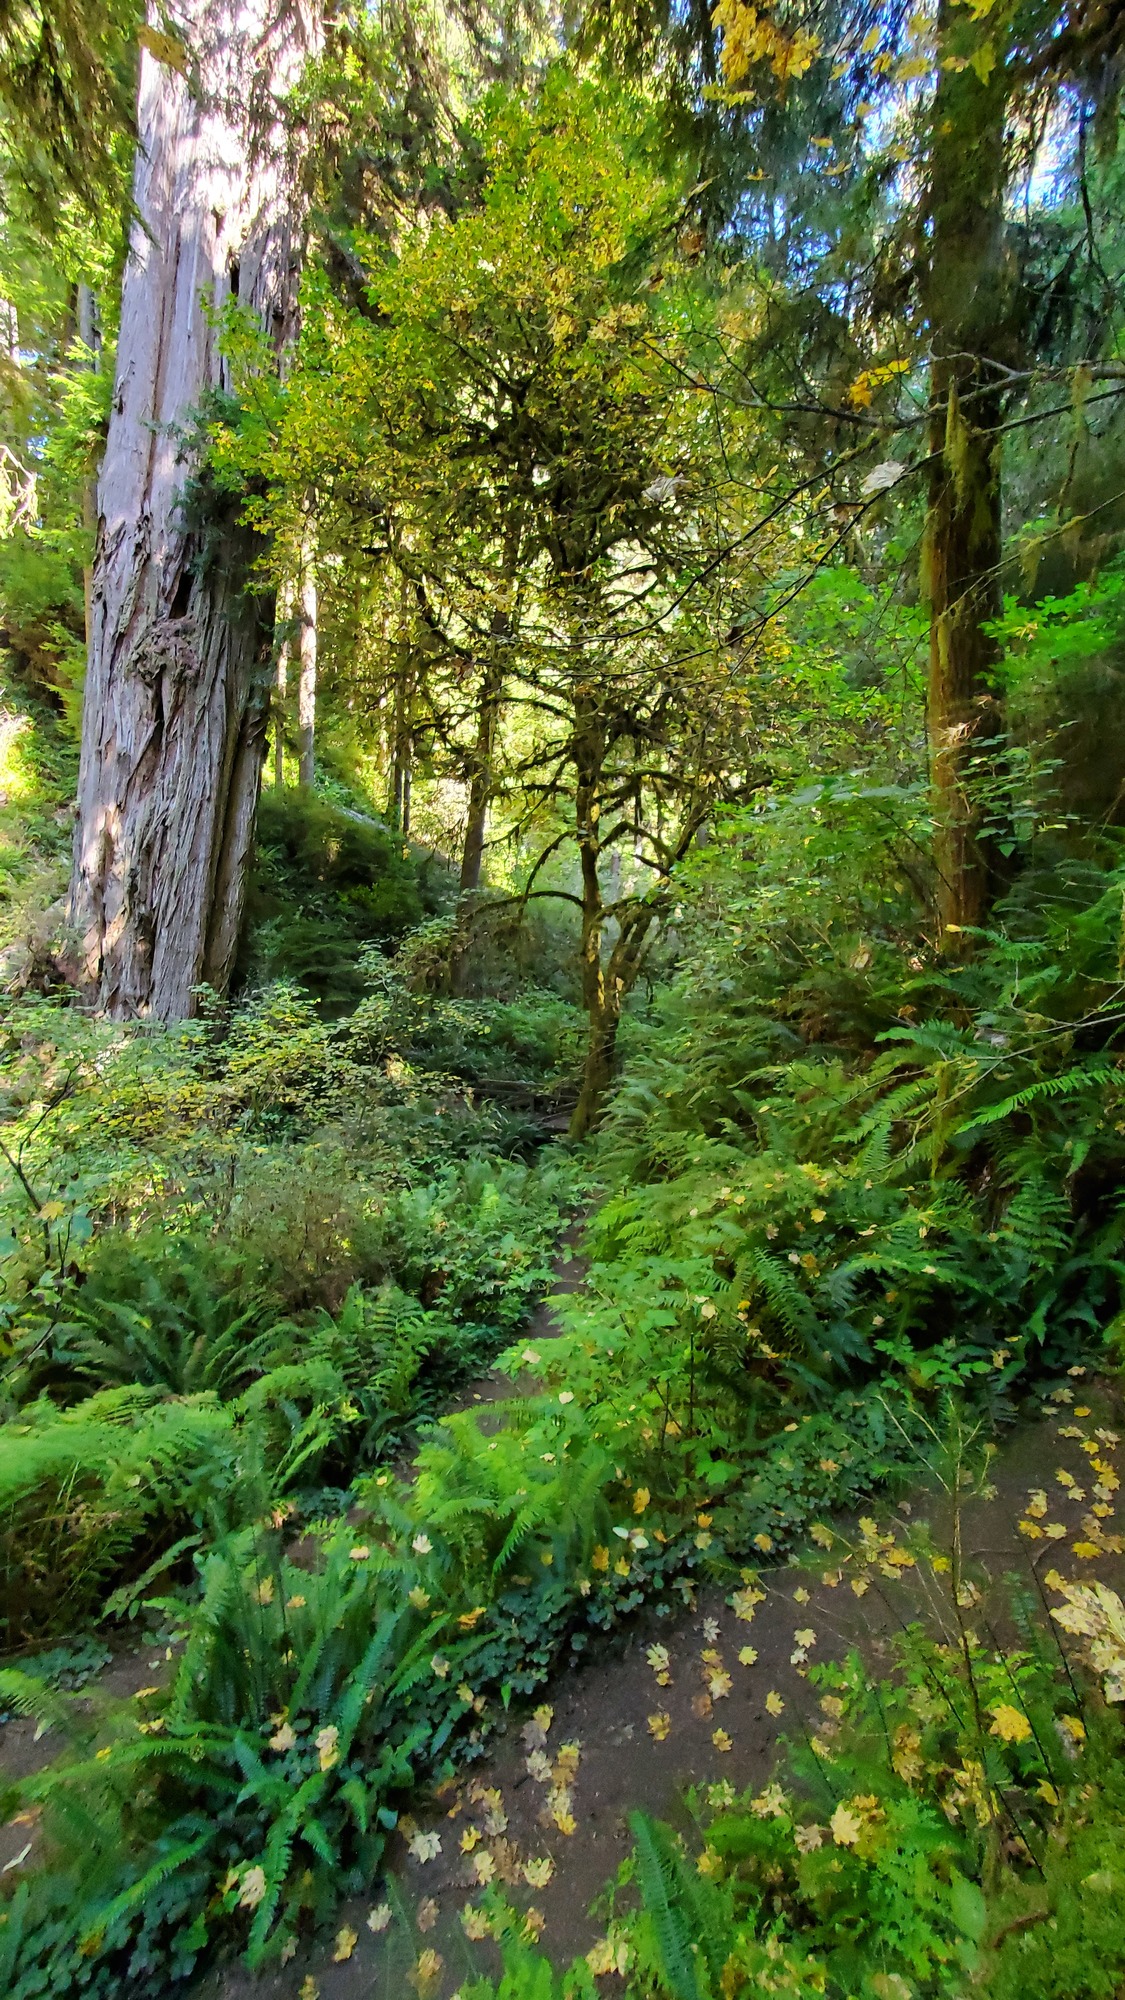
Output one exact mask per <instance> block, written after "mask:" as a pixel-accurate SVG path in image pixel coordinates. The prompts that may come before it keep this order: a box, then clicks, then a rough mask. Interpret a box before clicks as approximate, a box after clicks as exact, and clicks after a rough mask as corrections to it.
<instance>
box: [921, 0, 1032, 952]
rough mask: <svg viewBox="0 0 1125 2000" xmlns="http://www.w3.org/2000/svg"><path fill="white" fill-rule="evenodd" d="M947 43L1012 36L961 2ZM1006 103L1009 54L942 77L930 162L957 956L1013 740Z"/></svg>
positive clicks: (935, 512) (943, 925)
mask: <svg viewBox="0 0 1125 2000" xmlns="http://www.w3.org/2000/svg"><path fill="white" fill-rule="evenodd" d="M938 29H939V39H940V43H941V47H942V49H943V50H945V51H955V52H956V55H957V56H958V57H964V56H966V55H967V54H968V55H971V54H972V53H973V51H974V49H975V48H979V47H980V46H981V45H982V44H983V43H984V42H985V41H987V39H988V30H989V29H991V30H992V33H993V36H996V35H998V34H999V33H1000V30H999V29H997V28H996V27H995V25H994V24H993V23H991V22H986V23H984V25H983V26H981V25H978V24H975V23H973V22H969V21H966V20H965V18H964V16H963V13H962V12H960V11H958V10H957V9H955V7H954V4H953V0H941V6H940V9H939V18H938ZM962 43H965V47H964V49H963V48H962V46H961V45H962ZM1007 89H1008V85H1007V81H1006V76H1005V64H1004V61H1003V51H1000V52H999V55H998V57H997V59H996V61H995V66H994V68H993V69H992V70H991V72H990V73H988V75H987V78H986V80H985V81H984V82H982V81H981V79H980V76H979V75H978V74H977V72H976V71H974V70H973V69H972V68H971V67H964V68H961V69H959V70H949V69H944V68H943V69H942V71H941V75H940V81H939V83H938V87H937V91H936V94H935V99H934V107H933V131H932V140H931V154H930V190H929V204H928V207H929V219H930V226H931V235H930V241H929V254H928V273H927V284H926V291H927V296H926V310H927V317H928V320H929V326H930V340H931V349H932V360H931V367H930V405H931V412H932V414H931V421H930V439H929V444H930V453H931V467H930V483H929V509H928V516H927V523H926V538H925V556H924V586H925V590H926V594H927V595H928V597H929V604H930V664H929V679H928V690H927V725H928V733H929V745H930V774H931V785H932V791H933V803H934V817H935V824H936V837H935V860H936V863H937V870H938V896H937V905H938V920H939V941H940V945H941V948H942V950H944V951H947V952H952V953H954V954H956V953H957V952H958V951H960V950H963V949H964V944H963V942H962V932H963V931H964V929H965V928H966V927H972V926H975V925H979V924H981V923H983V922H984V920H985V918H986V916H987V913H988V909H989V905H990V903H991V901H992V898H993V896H994V894H995V891H996V888H997V885H998V880H999V869H998V866H997V863H998V860H999V857H998V855H997V854H996V852H995V849H994V847H993V846H992V845H991V843H990V842H989V840H988V838H987V836H986V835H985V833H984V832H983V830H982V823H981V822H982V812H981V801H980V797H979V789H978V788H979V779H980V777H981V776H984V775H986V774H987V771H988V767H989V764H990V762H993V761H994V759H995V749H994V748H990V747H989V745H990V741H991V739H995V738H997V737H998V736H999V734H1000V731H1001V727H1002V717H1001V712H1000V707H999V703H998V701H997V699H996V695H995V691H994V687H993V680H992V675H993V669H994V667H995V665H996V661H997V657H998V649H997V646H996V642H995V641H994V640H993V639H992V638H990V637H989V635H988V634H987V633H986V631H985V630H984V627H985V625H986V623H987V622H988V621H989V620H990V619H992V618H995V617H996V616H997V615H998V614H999V612H1000V610H1001V608H1002V594H1001V586H1000V571H999V564H1000V555H1001V512H1000V504H1001V490H1000V458H1001V453H1000V440H999V438H998V437H997V436H996V426H997V424H998V423H999V421H1000V416H1001V397H1000V379H1001V377H1000V372H999V371H998V370H997V368H996V367H995V366H992V365H990V364H992V363H995V362H997V361H1003V360H1004V359H1005V357H1006V354H1007V351H1008V348H1009V342H1010V329H1011V303H1010V292H1011V286H1010V279H1009V270H1008V257H1007V251H1006V245H1005V230H1004V191H1005V182H1006V161H1005V143H1004V140H1005V123H1006V116H1007ZM974 773H975V774H976V778H977V787H978V788H975V787H974V782H973V780H974ZM975 791H976V795H974V792H975Z"/></svg>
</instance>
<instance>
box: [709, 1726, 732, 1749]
mask: <svg viewBox="0 0 1125 2000" xmlns="http://www.w3.org/2000/svg"><path fill="white" fill-rule="evenodd" d="M711 1741H712V1743H713V1744H714V1745H715V1748H716V1750H733V1749H734V1740H733V1738H732V1737H730V1736H728V1735H727V1732H726V1730H725V1729H715V1730H713V1731H712V1733H711Z"/></svg>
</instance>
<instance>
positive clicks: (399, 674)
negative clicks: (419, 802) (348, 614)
mask: <svg viewBox="0 0 1125 2000" xmlns="http://www.w3.org/2000/svg"><path fill="white" fill-rule="evenodd" d="M410 636H411V615H410V586H409V584H408V583H407V581H406V579H405V577H404V578H403V584H402V604H401V614H400V620H399V639H398V659H397V661H396V664H395V683H394V712H393V716H392V721H391V784H390V797H389V798H388V800H387V818H388V819H389V820H390V822H391V825H392V827H393V828H394V830H395V832H396V833H398V834H401V836H402V838H403V840H404V841H405V839H406V837H407V835H408V833H409V832H410V750H411V743H410V734H411V732H410V708H411V701H410Z"/></svg>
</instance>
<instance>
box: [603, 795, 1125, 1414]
mask: <svg viewBox="0 0 1125 2000" xmlns="http://www.w3.org/2000/svg"><path fill="white" fill-rule="evenodd" d="M861 803H862V801H861ZM879 804H880V808H881V807H882V804H883V801H882V800H880V801H879ZM854 805H855V802H854V801H845V808H846V810H845V812H844V816H845V819H846V815H847V812H848V811H851V810H853V808H854ZM831 807H832V801H831V800H830V799H826V800H825V802H824V803H823V804H822V805H821V806H819V807H817V808H815V811H814V819H815V824H816V825H817V826H818V827H819V829H820V834H821V837H822V838H826V837H827V834H826V832H825V829H826V827H832V826H834V828H835V838H836V840H837V841H838V842H841V843H842V842H843V841H844V833H846V832H847V827H846V826H845V828H844V831H843V832H841V829H840V827H839V825H838V824H835V820H836V815H834V813H833V811H832V810H831ZM790 810H791V812H793V813H794V814H796V813H797V812H798V808H797V807H793V808H791V809H790ZM842 810H844V809H842ZM900 810H903V811H905V808H904V807H901V806H900ZM808 811H809V806H808V804H807V802H806V804H805V806H804V807H802V808H800V817H798V820H797V824H802V823H807V815H808ZM782 832H783V829H782V830H778V829H774V830H773V836H772V837H773V840H774V843H775V844H774V846H773V847H772V848H770V847H767V849H766V853H765V855H764V857H763V858H762V859H761V860H760V861H759V863H758V867H759V870H760V872H761V875H762V877H763V879H761V880H755V874H754V869H753V867H752V866H751V867H749V868H748V867H747V865H746V860H745V857H744V856H741V855H738V854H736V852H735V851H734V850H733V849H730V850H727V851H726V852H725V854H724V856H723V857H722V858H720V859H718V860H715V859H709V860H708V861H707V863H706V868H707V869H709V870H710V873H709V875H708V874H705V875H704V877H703V881H702V886H701V889H700V899H701V906H706V904H707V902H708V899H709V898H711V897H714V896H716V895H718V894H719V893H720V892H721V891H724V890H725V891H729V894H728V895H727V896H726V898H725V910H726V917H727V919H728V924H727V925H726V926H724V927H717V926H716V925H714V924H713V923H711V924H710V927H708V926H707V924H705V923H704V919H703V916H701V917H700V920H699V921H700V940H701V951H702V964H700V962H699V957H698V956H696V955H695V954H693V963H692V967H691V972H690V976H689V975H687V974H685V975H684V976H683V977H682V979H681V980H680V981H679V982H678V983H677V984H676V986H675V987H674V988H673V990H672V992H671V995H670V996H669V998H668V1000H667V1002H666V1003H665V1004H664V1006H663V1008H662V1009H661V1010H660V1012H659V1013H658V1016H657V1020H656V1023H655V1025H654V1026H653V1028H652V1030H651V1031H650V1033H649V1035H648V1037H647V1044H646V1046H645V1047H644V1048H643V1050H642V1051H641V1052H640V1053H639V1054H638V1055H637V1056H636V1058H635V1060H634V1062H633V1064H632V1067H631V1069H630V1071H629V1073H628V1074H627V1075H626V1076H625V1078H624V1079H623V1081H622V1083H621V1085H620V1086H619V1089H618V1091H617V1094H616V1097H615V1100H614V1103H613V1105H612V1108H611V1112H610V1115H609V1118H608V1121H607V1125H606V1130H605V1134H604V1137H603V1140H602V1145H601V1149H600V1154H599V1165H600V1168H601V1170H602V1172H603V1173H604V1175H605V1176H606V1178H607V1180H609V1182H610V1183H611V1185H612V1186H613V1187H614V1188H615V1189H616V1190H618V1191H617V1192H615V1193H613V1194H612V1195H611V1197H610V1199H609V1200H608V1201H607V1202H606V1203H605V1204H604V1205H603V1206H602V1207H601V1209H600V1210H599V1212H598V1215H597V1217H596V1220H595V1223H594V1226H593V1229H592V1231H591V1238H590V1242H591V1249H592V1252H593V1258H594V1264H593V1269H592V1273H591V1278H592V1288H593V1289H594V1291H595V1292H596V1293H597V1294H599V1296H600V1297H601V1298H603V1299H605V1300H607V1301H612V1302H613V1304H614V1306H615V1307H620V1316H619V1324H618V1327H617V1329H616V1333H615V1335H613V1336H611V1332H610V1328H609V1324H608V1320H609V1315H608V1312H603V1311H602V1309H601V1308H598V1309H597V1310H596V1311H595V1312H594V1314H593V1316H592V1321H591V1327H590V1329H589V1332H588V1335H587V1338H588V1339H593V1340H594V1341H595V1342H596V1343H601V1344H605V1343H607V1342H608V1341H609V1340H610V1338H611V1337H616V1339H617V1340H618V1342H620V1339H621V1338H622V1337H623V1330H624V1327H625V1324H626V1322H628V1319H629V1312H630V1311H633V1312H634V1313H635V1311H636V1307H635V1305H634V1303H633V1300H634V1294H635V1292H636V1290H637V1282H636V1281H638V1280H641V1281H647V1279H648V1278H651V1279H652V1281H653V1287H654V1288H659V1290H660V1291H661V1292H662V1294H663V1295H664V1297H663V1306H664V1309H665V1310H666V1312H667V1313H668V1314H669V1315H670V1320H674V1321H675V1325H676V1328H677V1329H678V1331H677V1332H676V1334H675V1339H676V1341H677V1342H678V1344H679V1346H680V1348H681V1349H682V1351H683V1352H684V1353H685V1354H687V1353H690V1355H691V1357H692V1365H693V1367H694V1368H695V1369H696V1371H697V1376H698V1375H700V1374H702V1375H704V1376H710V1378H711V1379H712V1381H720V1380H721V1381H722V1382H723V1383H724V1384H725V1385H726V1387H727V1388H728V1390H729V1391H730V1392H731V1393H732V1394H734V1395H736V1396H737V1397H739V1398H741V1399H743V1400H744V1401H749V1402H750V1403H751V1404H754V1405H756V1406H758V1407H760V1406H762V1405H763V1403H766V1402H768V1401H769V1400H770V1399H771V1397H772V1398H773V1399H774V1400H775V1402H777V1403H778V1406H779V1405H780V1401H781V1400H782V1399H796V1400H797V1401H799V1402H800V1401H807V1400H808V1399H810V1398H811V1399H812V1400H814V1401H815V1400H817V1399H819V1398H822V1397H823V1396H824V1395H825V1393H826V1392H827V1391H828V1390H829V1389H830V1388H831V1386H832V1385H833V1384H839V1383H840V1382H842V1381H852V1382H859V1381H861V1380H863V1379H865V1378H869V1377H870V1376H872V1375H873V1374H874V1373H876V1372H878V1371H879V1370H882V1369H885V1368H887V1367H888V1366H890V1367H892V1368H893V1369H896V1370H900V1371H902V1373H903V1374H904V1375H905V1376H906V1377H907V1378H908V1379H909V1380H910V1381H911V1383H912V1384H913V1385H914V1386H915V1387H916V1388H917V1389H918V1390H920V1391H923V1392H924V1391H926V1390H927V1389H934V1388H943V1387H948V1386H950V1385H951V1384H953V1383H955V1382H962V1383H967V1382H969V1381H972V1380H973V1379H974V1378H975V1379H976V1380H977V1381H978V1382H979V1383H980V1385H981V1387H982V1388H983V1389H987V1391H988V1393H989V1394H990V1395H991V1396H992V1397H993V1399H994V1400H995V1401H999V1400H1002V1399H1004V1398H1005V1397H1008V1396H1010V1395H1011V1393H1012V1392H1013V1390H1014V1389H1015V1387H1016V1385H1017V1384H1018V1383H1019V1381H1020V1379H1021V1378H1022V1377H1023V1376H1024V1375H1025V1373H1027V1371H1029V1370H1046V1371H1048V1372H1050V1371H1051V1370H1058V1369H1060V1368H1062V1367H1063V1366H1065V1365H1069V1364H1070V1363H1072V1362H1073V1361H1075V1360H1076V1359H1077V1358H1080V1357H1081V1356H1082V1354H1084V1353H1088V1352H1091V1351H1095V1350H1096V1349H1097V1348H1098V1346H1099V1345H1100V1343H1101V1341H1102V1340H1103V1338H1104V1337H1105V1335H1106V1332H1107V1330H1109V1329H1111V1328H1112V1327H1113V1325H1114V1323H1115V1320H1116V1316H1117V1314H1118V1313H1119V1312H1120V1309H1121V1302H1122V1276H1123V1273H1125V1262H1123V1259H1122V1250H1123V1247H1125V1205H1123V1203H1122V1200H1121V1196H1120V1188H1121V1186H1122V1179H1123V1175H1125V1070H1123V1068H1122V1058H1121V1046H1120V1044H1121V1032H1122V1029H1121V1020H1120V1010H1119V1008H1118V1006H1117V1001H1116V996H1117V994H1118V991H1119V971H1118V958H1119V951H1120V940H1121V909H1122V893H1123V887H1125V875H1123V874H1122V873H1121V871H1120V870H1119V869H1118V868H1117V867H1116V865H1113V866H1109V867H1101V868H1099V867H1095V866H1093V865H1091V864H1083V865H1081V866H1079V865H1076V866H1075V867H1074V869H1073V870H1071V871H1070V873H1069V875H1068V874H1066V872H1065V871H1063V872H1062V873H1061V874H1060V875H1059V876H1058V877H1057V879H1056V885H1055V892H1054V895H1053V897H1051V898H1048V899H1044V901H1043V902H1042V903H1041V904H1040V905H1039V906H1038V907H1037V908H1036V909H1035V911H1034V913H1033V911H1032V909H1031V908H1030V906H1029V904H1028V902H1027V900H1026V899H1025V900H1024V901H1022V902H1020V901H1019V900H1018V899H1013V901H1012V902H1011V904H1010V905H1009V907H1008V910H1007V913H1006V919H1007V923H1008V928H1007V929H1004V930H1000V929H998V930H996V931H994V932H991V933H988V934H984V935H982V937H981V938H980V939H979V940H978V942H977V947H976V950H975V952H974V954H973V955H972V956H971V957H970V958H969V959H968V960H967V961H966V962H965V963H964V964H950V963H946V962H940V961H937V960H935V959H934V958H933V956H932V954H931V953H930V952H929V951H928V949H927V948H926V947H925V945H924V944H923V945H920V944H919V943H918V941H917V936H916V934H915V936H914V937H913V939H909V938H908V934H905V935H902V936H899V937H897V938H896V937H895V936H894V935H892V932H893V925H892V924H891V922H890V920H889V919H884V920H883V923H882V935H871V934H868V935H867V936H866V937H865V936H864V935H863V933H862V932H861V931H860V930H859V929H858V928H857V922H856V919H857V915H862V914H863V913H864V912H865V910H866V915H867V918H868V920H869V921H870V918H871V916H872V911H871V910H870V909H868V908H867V906H866V903H865V895H867V894H868V892H869V891H870V884H868V885H867V886H866V889H865V890H864V893H863V894H861V893H860V891H859V890H857V891H856V894H855V895H854V897H853V898H852V899H851V902H850V903H849V901H848V900H847V899H846V898H845V899H842V900H841V902H840V904H839V906H838V907H837V909H836V915H835V924H834V927H832V926H829V927H826V928H825V929H822V927H821V924H820V916H821V914H822V913H821V912H820V911H819V910H814V915H815V917H816V921H815V922H809V921H807V920H806V916H805V913H804V911H803V908H802V902H803V892H804V886H805V885H804V884H803V883H799V884H798V885H797V887H796V888H794V889H792V890H791V891H790V893H789V895H788V899H786V897H785V894H784V892H783V891H782V890H781V889H780V888H779V881H778V878H779V869H778V854H777V851H776V843H777V842H778V841H780V840H781V838H782ZM793 834H794V828H793V827H792V826H790V829H789V837H790V838H793ZM730 837H731V840H732V841H743V840H746V841H752V840H760V839H763V838H764V836H763V835H762V834H761V833H760V832H759V830H758V829H757V828H756V826H755V824H754V820H753V817H752V816H751V817H748V818H747V817H744V818H743V819H741V820H739V821H737V822H735V823H734V824H733V826H732V829H731V835H730ZM854 838H855V835H854V829H853V832H852V842H853V844H854ZM845 844H846V843H845ZM881 858H882V860H883V864H884V869H886V868H887V867H888V866H889V862H888V859H887V855H886V851H885V848H884V850H883V851H882V856H881ZM856 865H857V866H858V863H857V864H856ZM814 867H815V864H814ZM747 876H749V884H748V886H747V884H746V880H745V878H746V877H747ZM739 880H741V881H742V883H743V893H742V895H741V898H739V896H738V895H737V893H736V883H737V882H738V881H739ZM861 886H862V885H861ZM818 893H819V892H818V890H817V889H816V888H815V887H814V889H813V890H811V891H810V895H811V897H812V901H813V903H814V905H815V904H816V901H817V896H818ZM888 900H889V901H891V902H892V904H893V894H892V895H890V896H889V897H888ZM705 914H706V911H705V909H704V915H705ZM894 914H895V913H894V910H893V908H892V916H893V915H894ZM1001 914H1002V915H1004V914H1005V913H1003V912H1002V913H1001ZM739 919H741V921H737V920H739ZM899 919H900V920H901V912H899ZM825 942H826V943H827V945H828V949H827V951H826V950H825V949H824V944H825ZM814 946H815V949H814ZM798 971H800V972H801V975H802V976H801V978H795V976H794V975H795V973H796V972H798ZM692 1307H694V1310H695V1315H696V1324H695V1327H694V1329H693V1331H692V1333H691V1337H690V1339H688V1338H687V1337H686V1336H684V1337H681V1335H682V1329H683V1328H684V1327H685V1326H686V1324H687V1323H688V1322H689V1321H690V1319H691V1308H692ZM579 1318H581V1314H579Z"/></svg>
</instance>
